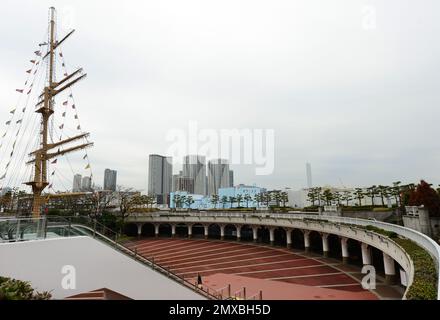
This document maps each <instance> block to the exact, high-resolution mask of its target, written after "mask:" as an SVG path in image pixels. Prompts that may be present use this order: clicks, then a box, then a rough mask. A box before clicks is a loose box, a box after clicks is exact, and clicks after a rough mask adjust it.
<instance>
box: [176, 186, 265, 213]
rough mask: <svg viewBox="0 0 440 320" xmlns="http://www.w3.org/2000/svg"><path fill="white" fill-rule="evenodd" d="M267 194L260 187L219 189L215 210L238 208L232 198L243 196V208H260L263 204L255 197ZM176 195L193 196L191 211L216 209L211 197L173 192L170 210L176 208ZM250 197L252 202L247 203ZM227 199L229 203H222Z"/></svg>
mask: <svg viewBox="0 0 440 320" xmlns="http://www.w3.org/2000/svg"><path fill="white" fill-rule="evenodd" d="M264 192H266V189H265V188H260V187H256V186H245V185H238V186H235V187H229V188H220V189H218V198H219V202H218V203H217V204H216V206H215V208H216V209H230V208H231V207H232V208H236V207H238V203H237V202H235V203H233V204H232V206H231V203H230V201H229V199H230V197H234V198H237V196H239V195H241V197H242V199H243V200H242V202H241V203H240V206H241V207H247V206H248V207H249V208H252V207H258V206H259V205H261V204H257V202H256V201H255V196H256V195H257V194H259V193H264ZM175 195H180V196H185V197H188V196H191V197H192V198H193V200H194V203H193V204H191V206H190V208H191V209H199V210H206V209H214V204H213V203H212V202H211V197H206V196H203V195H198V194H189V193H188V192H186V191H177V192H171V194H170V208H172V209H174V208H176V203H175V199H174V196H175ZM246 195H249V196H251V198H252V200H251V201H249V202H248V203H246V201H245V200H244V198H245V196H246ZM224 197H226V198H227V199H228V201H227V202H226V203H222V198H224ZM179 208H184V209H185V208H186V209H187V208H188V205H187V204H185V203H182V204H181V205H180V206H179Z"/></svg>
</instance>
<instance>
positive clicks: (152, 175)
mask: <svg viewBox="0 0 440 320" xmlns="http://www.w3.org/2000/svg"><path fill="white" fill-rule="evenodd" d="M172 177H173V165H172V158H171V157H164V156H161V155H158V154H150V156H149V157H148V194H149V195H154V196H156V199H157V203H158V204H166V203H167V198H168V195H169V194H170V192H171V188H172Z"/></svg>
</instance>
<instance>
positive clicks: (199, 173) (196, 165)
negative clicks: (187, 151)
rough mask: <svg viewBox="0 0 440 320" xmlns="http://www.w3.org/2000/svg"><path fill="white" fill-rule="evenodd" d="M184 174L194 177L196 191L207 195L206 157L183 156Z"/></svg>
mask: <svg viewBox="0 0 440 320" xmlns="http://www.w3.org/2000/svg"><path fill="white" fill-rule="evenodd" d="M183 176H184V177H189V178H192V179H194V193H195V194H200V195H206V193H207V189H208V188H207V181H206V180H207V179H206V158H205V157H204V156H199V155H188V156H185V157H184V158H183Z"/></svg>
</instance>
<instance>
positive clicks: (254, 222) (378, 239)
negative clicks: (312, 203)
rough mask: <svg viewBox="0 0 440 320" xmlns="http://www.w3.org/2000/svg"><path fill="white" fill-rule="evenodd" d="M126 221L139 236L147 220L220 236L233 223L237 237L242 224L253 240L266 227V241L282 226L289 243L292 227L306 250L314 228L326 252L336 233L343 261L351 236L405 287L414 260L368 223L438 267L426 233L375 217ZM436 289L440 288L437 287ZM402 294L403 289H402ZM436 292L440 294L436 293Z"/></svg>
mask: <svg viewBox="0 0 440 320" xmlns="http://www.w3.org/2000/svg"><path fill="white" fill-rule="evenodd" d="M126 222H127V223H134V224H136V226H137V233H138V235H139V236H140V235H141V233H142V227H143V225H145V224H147V223H149V224H152V225H154V234H155V235H156V236H158V235H159V232H160V227H161V226H163V225H169V226H171V235H172V236H174V235H175V234H176V228H177V227H182V226H186V228H187V235H188V237H191V236H192V234H193V232H192V231H193V226H194V225H201V226H203V229H204V236H205V238H207V237H208V235H209V230H210V226H213V225H217V226H218V227H219V228H220V236H221V239H223V238H224V236H225V229H226V228H227V226H228V227H229V226H234V227H235V231H236V238H237V240H240V238H241V230H242V228H243V227H244V226H247V227H249V228H251V229H252V236H253V240H254V241H256V240H257V237H258V231H259V230H260V229H261V228H267V229H268V230H269V239H270V243H271V244H273V243H274V241H275V230H276V229H277V228H282V229H283V230H284V231H285V235H286V237H285V244H286V245H287V246H288V247H290V246H291V245H292V231H293V230H295V229H297V230H301V232H302V234H303V244H304V248H305V250H306V251H308V250H309V248H310V233H311V232H312V231H316V232H318V233H319V234H320V236H321V242H322V244H321V245H322V251H323V254H324V256H327V254H328V252H329V250H330V246H329V235H336V236H338V237H339V239H340V240H339V241H340V246H341V255H342V257H341V258H342V259H343V261H344V262H345V261H347V260H348V258H349V252H348V247H347V240H348V239H353V240H356V241H358V242H359V243H360V245H361V252H362V262H363V264H364V265H370V264H371V263H372V258H371V247H374V248H377V249H378V250H380V251H381V252H382V254H383V262H384V271H385V276H386V279H387V280H388V281H389V282H392V281H393V279H394V278H395V276H396V269H395V264H394V261H396V262H397V263H398V264H399V265H400V267H401V268H402V269H403V270H404V271H405V274H406V280H407V289H408V288H409V287H410V286H411V284H412V282H413V278H414V264H413V261H412V260H411V258H410V256H409V255H408V254H407V253H406V252H405V250H404V249H403V248H402V247H401V246H399V245H398V244H397V243H396V242H394V241H393V240H392V239H390V238H388V237H386V236H384V235H381V234H379V233H376V232H372V231H369V230H366V229H364V228H362V227H365V226H367V225H372V226H375V227H378V228H381V229H384V230H387V231H392V232H396V233H397V234H399V235H400V236H403V237H405V238H408V239H410V240H412V241H414V242H416V243H417V244H418V245H419V246H421V247H423V248H424V249H425V250H427V251H428V252H429V253H430V254H431V256H432V257H433V258H434V261H435V263H436V266H437V271H438V270H439V260H440V259H439V258H440V247H439V246H438V245H437V244H436V243H435V242H434V241H433V240H432V239H431V238H429V237H427V236H425V235H423V234H421V233H419V232H417V231H415V230H412V229H408V228H405V227H401V226H398V225H393V224H389V223H384V222H378V221H375V220H366V219H355V218H344V217H333V216H322V215H303V214H268V213H252V214H242V213H227V212H220V213H190V212H188V213H153V214H132V215H131V216H130V217H128V218H127V219H126ZM438 291H439V293H440V289H439V290H438ZM405 294H406V293H405ZM438 296H440V294H438Z"/></svg>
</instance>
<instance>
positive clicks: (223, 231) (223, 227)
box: [220, 225, 225, 240]
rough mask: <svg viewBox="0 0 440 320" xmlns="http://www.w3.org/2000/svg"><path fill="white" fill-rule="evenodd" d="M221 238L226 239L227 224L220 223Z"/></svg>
mask: <svg viewBox="0 0 440 320" xmlns="http://www.w3.org/2000/svg"><path fill="white" fill-rule="evenodd" d="M220 239H221V240H224V239H225V226H224V225H220Z"/></svg>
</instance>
